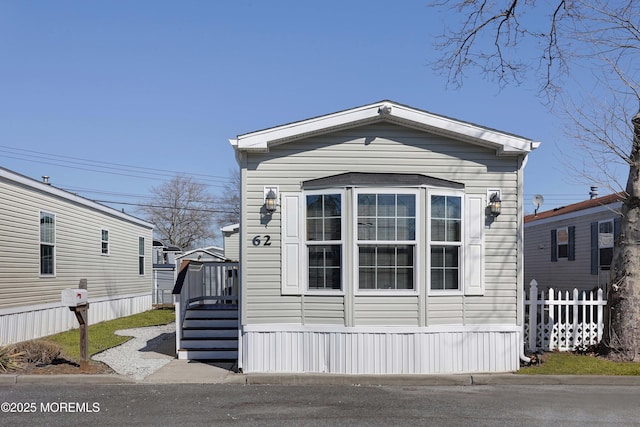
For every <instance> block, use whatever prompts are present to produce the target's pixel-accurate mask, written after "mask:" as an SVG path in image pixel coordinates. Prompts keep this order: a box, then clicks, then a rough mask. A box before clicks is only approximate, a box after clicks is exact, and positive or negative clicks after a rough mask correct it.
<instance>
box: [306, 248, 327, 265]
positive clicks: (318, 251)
mask: <svg viewBox="0 0 640 427" xmlns="http://www.w3.org/2000/svg"><path fill="white" fill-rule="evenodd" d="M322 266H324V250H323V248H322V247H321V246H309V267H322Z"/></svg>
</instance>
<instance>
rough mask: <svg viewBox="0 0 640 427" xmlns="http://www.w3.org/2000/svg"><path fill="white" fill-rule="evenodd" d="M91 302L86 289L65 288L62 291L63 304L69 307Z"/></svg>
mask: <svg viewBox="0 0 640 427" xmlns="http://www.w3.org/2000/svg"><path fill="white" fill-rule="evenodd" d="M88 302H89V295H88V294H87V290H86V289H69V288H67V289H64V290H63V291H62V304H63V305H66V306H68V307H77V306H79V305H84V304H87V303H88Z"/></svg>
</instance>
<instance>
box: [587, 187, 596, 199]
mask: <svg viewBox="0 0 640 427" xmlns="http://www.w3.org/2000/svg"><path fill="white" fill-rule="evenodd" d="M589 197H590V198H591V199H595V198H596V197H598V187H596V186H595V185H592V186H591V191H589Z"/></svg>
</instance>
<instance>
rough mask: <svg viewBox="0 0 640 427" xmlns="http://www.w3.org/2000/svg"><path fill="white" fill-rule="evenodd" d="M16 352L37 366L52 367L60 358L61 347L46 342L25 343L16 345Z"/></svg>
mask: <svg viewBox="0 0 640 427" xmlns="http://www.w3.org/2000/svg"><path fill="white" fill-rule="evenodd" d="M14 347H15V350H16V351H17V352H19V353H21V354H22V359H23V360H24V361H25V362H27V363H33V364H35V365H36V366H45V365H50V364H51V362H53V361H54V360H56V359H57V358H58V356H60V352H61V347H60V346H59V345H58V344H55V343H52V342H49V341H44V340H34V341H24V342H20V343H18V344H15V345H14Z"/></svg>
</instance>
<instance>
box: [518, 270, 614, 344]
mask: <svg viewBox="0 0 640 427" xmlns="http://www.w3.org/2000/svg"><path fill="white" fill-rule="evenodd" d="M605 305H607V301H606V300H604V299H603V292H602V289H599V290H598V291H597V292H593V291H589V292H586V291H578V290H577V289H574V290H573V292H571V293H570V292H569V291H564V292H562V291H554V290H553V289H549V290H548V291H547V292H541V291H538V282H536V281H535V280H532V281H531V284H530V289H529V295H528V296H527V298H525V300H524V310H525V324H524V339H525V341H524V342H525V346H527V347H528V349H529V351H536V350H546V351H550V350H560V351H570V350H575V349H580V348H585V347H588V346H590V345H594V344H597V343H599V342H600V340H601V339H602V332H603V330H604V306H605ZM532 331H534V333H532Z"/></svg>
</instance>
